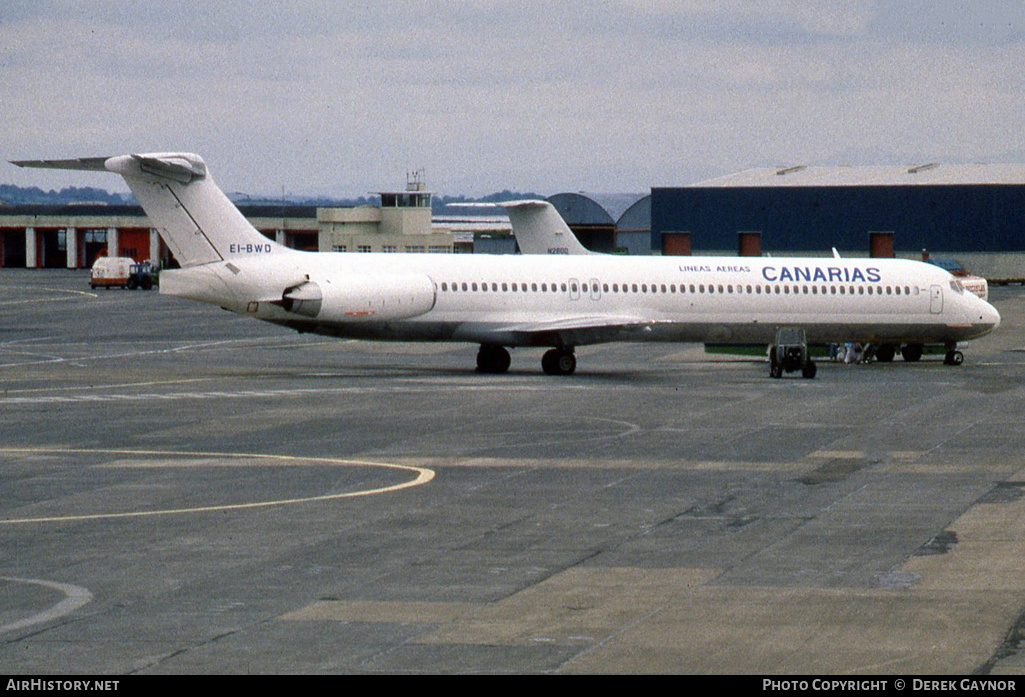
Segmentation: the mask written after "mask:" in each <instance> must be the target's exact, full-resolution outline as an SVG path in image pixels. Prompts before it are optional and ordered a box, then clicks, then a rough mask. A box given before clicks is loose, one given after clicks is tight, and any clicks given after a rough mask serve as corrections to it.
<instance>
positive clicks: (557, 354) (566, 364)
mask: <svg viewBox="0 0 1025 697" xmlns="http://www.w3.org/2000/svg"><path fill="white" fill-rule="evenodd" d="M576 369H577V357H576V356H574V355H573V349H571V348H568V349H557V348H554V349H551V350H549V351H545V355H544V356H542V357H541V370H543V371H545V375H572V374H573V371H574V370H576Z"/></svg>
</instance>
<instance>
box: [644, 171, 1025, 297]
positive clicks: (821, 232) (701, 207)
mask: <svg viewBox="0 0 1025 697" xmlns="http://www.w3.org/2000/svg"><path fill="white" fill-rule="evenodd" d="M650 244H651V248H652V250H653V251H654V252H655V253H659V252H661V253H662V254H666V255H679V254H683V255H686V254H731V255H732V254H741V255H760V254H775V255H783V254H787V255H800V256H819V255H822V256H826V255H830V254H832V249H833V248H836V249H837V250H838V251H839V252H840V253H841V254H844V255H850V256H879V257H886V256H899V257H905V258H921V257H922V255H923V252H925V253H926V254H928V255H930V256H932V257H933V258H936V257H946V258H950V259H954V260H956V261H957V262H959V263H960V264H961V265H962V266H963V267H965V268H966V269H968V270H970V271H972V272H974V273H977V274H979V275H982V276H985V277H986V278H988V279H990V280H991V281H996V282H1000V281H1022V280H1025V165H936V164H927V165H923V166H918V167H790V168H782V169H775V168H769V169H753V170H749V171H745V172H740V173H738V174H733V175H729V176H725V177H721V178H718V179H712V180H710V181H706V182H701V183H699V184H694V185H691V186H684V187H678V188H656V189H652V192H651V242H650Z"/></svg>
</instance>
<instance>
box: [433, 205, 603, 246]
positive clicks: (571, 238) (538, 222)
mask: <svg viewBox="0 0 1025 697" xmlns="http://www.w3.org/2000/svg"><path fill="white" fill-rule="evenodd" d="M449 205H450V206H453V207H456V208H494V207H496V206H497V207H500V208H504V209H505V212H506V213H507V214H508V215H509V222H511V223H512V230H513V236H514V237H516V244H517V245H519V248H520V252H521V253H522V254H597V252H592V251H591V250H589V249H587V247H585V246H584V245H582V244H580V240H578V239H577V236H576V235H574V234H573V231H572V230H570V229H569V226H568V225H566V221H565V220H563V219H562V216H561V215H559V211H557V210H555V206H553V205H552V204H551V203H549V202H548V201H540V200H525V201H504V202H500V203H453V204H449Z"/></svg>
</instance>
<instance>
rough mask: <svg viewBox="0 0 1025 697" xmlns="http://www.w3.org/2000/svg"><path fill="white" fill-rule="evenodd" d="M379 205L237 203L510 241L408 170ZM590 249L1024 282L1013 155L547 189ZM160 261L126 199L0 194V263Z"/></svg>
mask: <svg viewBox="0 0 1025 697" xmlns="http://www.w3.org/2000/svg"><path fill="white" fill-rule="evenodd" d="M380 197H381V205H380V206H359V207H348V208H316V207H313V206H294V205H283V204H263V205H256V204H252V205H246V204H240V205H239V208H240V210H241V211H242V213H243V214H244V215H245V216H246V217H247V218H248V219H249V220H250V222H251V223H252V224H253V225H254V227H256V228H257V229H258V230H260V231H261V232H262V233H263V234H264V235H266V236H267V237H268V238H270V239H273V240H276V241H277V242H279V243H280V244H283V245H285V246H288V247H292V248H295V249H303V250H319V251H345V252H423V253H453V252H476V253H489V254H498V253H515V251H516V242H515V238H514V237H512V236H511V235H510V226H509V222H508V218H506V217H505V216H501V215H490V216H486V217H483V216H463V215H456V216H447V217H443V216H439V217H437V218H433V219H432V213H431V200H432V194H431V193H430V192H428V191H427V190H426V187H425V186H424V183H423V179H422V176H421V175H419V174H413V175H412V176H411V177H409V178H407V185H406V188H405V189H404V190H401V191H386V192H381V193H380ZM548 201H549V202H550V203H552V205H553V206H554V207H555V208H556V210H558V211H559V213H560V214H561V215H562V217H563V218H564V219H565V220H566V222H567V224H568V225H569V227H570V229H572V230H573V231H574V233H576V234H577V236H578V237H579V238H580V240H581V242H582V243H583V244H584V246H586V247H588V248H589V249H592V250H594V251H599V252H606V253H625V254H664V255H689V254H712V255H734V254H740V255H761V254H774V255H784V254H785V255H799V256H826V255H830V254H832V250H833V249H834V248H835V249H837V250H838V251H839V252H840V253H841V254H843V255H849V256H880V257H886V256H900V257H906V258H921V256H922V255H923V253H927V254H929V255H930V256H932V257H933V258H941V257H942V258H948V259H952V260H955V261H956V262H958V263H960V264H961V265H962V266H963V267H964V268H966V269H968V270H969V271H971V272H974V273H976V274H979V275H982V276H985V277H986V278H988V279H989V280H991V281H994V282H1001V281H1025V165H933V164H929V165H923V166H918V167H790V168H781V169H775V168H769V169H753V170H749V171H745V172H740V173H737V174H733V175H728V176H725V177H720V178H717V179H712V180H709V181H705V182H700V183H697V184H692V185H689V186H681V187H673V188H669V187H666V188H654V189H652V190H651V193H650V194H591V193H560V194H555V195H554V196H551V197H549V198H548ZM101 255H107V256H130V257H132V258H134V259H136V260H139V261H142V260H146V259H149V260H156V261H160V262H161V263H162V264H163V265H164V266H167V265H168V264H171V263H172V259H171V255H170V252H169V251H168V250H167V249H166V247H165V246H164V245H163V243H162V241H161V240H160V237H159V235H157V234H156V232H155V231H154V230H153V229H152V228H151V226H150V224H149V221H148V219H147V218H146V216H145V214H144V213H143V211H142V209H141V208H139V207H134V206H106V205H73V206H0V267H8V268H10V267H29V268H88V267H90V266H91V265H92V263H93V261H95V259H96V258H97V257H98V256H101Z"/></svg>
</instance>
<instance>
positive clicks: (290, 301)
mask: <svg viewBox="0 0 1025 697" xmlns="http://www.w3.org/2000/svg"><path fill="white" fill-rule="evenodd" d="M435 299H436V298H435V288H434V281H432V280H431V279H430V278H429V277H428V276H425V275H422V274H381V275H378V276H352V275H345V276H339V277H337V278H333V279H322V280H318V281H306V282H305V283H301V284H299V285H297V286H293V287H291V288H289V289H287V290H286V291H285V292H284V294H283V295H282V299H281V306H282V307H283V308H284V309H285V310H287V311H288V312H292V313H295V314H298V315H303V316H305V317H313V318H316V319H318V320H321V321H325V322H353V321H360V320H364V321H378V322H382V321H390V320H400V319H409V318H411V317H417V316H419V315H422V314H425V313H427V312H430V311H431V309H432V308H433V307H434V303H435Z"/></svg>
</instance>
